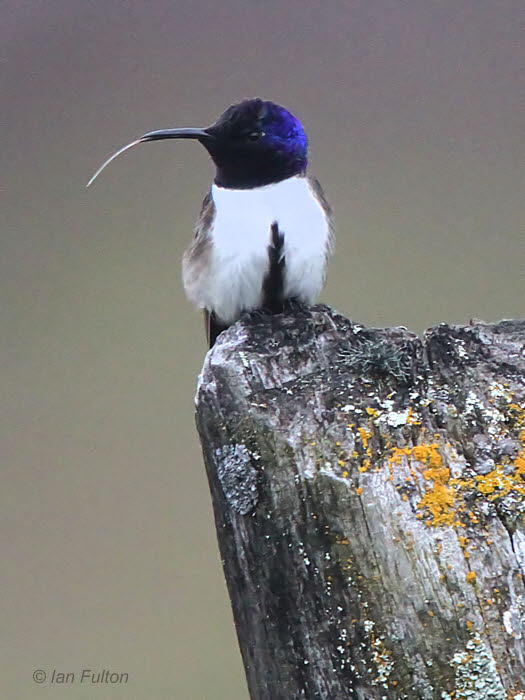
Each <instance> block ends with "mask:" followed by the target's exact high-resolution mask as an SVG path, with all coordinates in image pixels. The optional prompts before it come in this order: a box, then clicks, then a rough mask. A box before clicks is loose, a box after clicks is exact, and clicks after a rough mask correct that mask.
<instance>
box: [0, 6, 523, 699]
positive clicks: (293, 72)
mask: <svg viewBox="0 0 525 700" xmlns="http://www.w3.org/2000/svg"><path fill="white" fill-rule="evenodd" d="M2 14H3V26H2V30H1V31H2V36H1V44H2V49H3V53H4V57H5V60H4V65H5V66H6V70H5V72H4V78H3V79H4V81H5V82H4V86H3V90H2V96H3V108H4V112H5V113H6V122H5V126H4V127H3V146H2V156H3V160H4V167H3V173H4V177H5V180H6V192H7V212H6V221H5V222H4V225H3V227H2V238H1V258H0V265H1V284H2V296H1V298H2V306H1V314H2V318H1V328H2V334H1V344H2V354H1V360H2V380H3V388H4V399H3V401H2V413H3V417H2V421H1V426H2V428H1V429H2V439H1V447H0V449H1V452H2V463H1V464H2V495H1V504H0V521H1V527H0V537H1V547H2V549H1V555H2V573H1V578H2V580H1V582H0V590H1V592H2V603H1V623H0V624H1V629H2V641H1V642H0V643H1V645H2V662H1V680H0V695H1V696H2V697H5V698H9V699H10V700H27V699H29V698H31V699H32V698H39V699H40V698H41V699H44V700H47V699H48V698H57V697H58V695H59V694H60V696H61V697H67V698H68V700H69V699H70V698H71V699H76V698H89V699H90V700H91V698H98V697H102V696H104V697H106V698H112V699H113V698H126V699H127V700H128V699H137V700H143V699H144V698H148V700H164V699H165V698H177V699H179V698H180V699H181V700H186V699H201V698H202V699H203V700H241V699H243V700H245V699H246V698H247V693H246V687H245V682H244V677H243V670H242V666H241V661H240V656H239V653H238V650H237V643H236V638H235V633H234V628H233V623H232V618H231V613H230V608H229V601H228V598H227V593H226V588H225V584H224V582H223V576H222V571H221V566H220V561H219V556H218V551H217V545H216V540H215V530H214V523H213V519H212V513H211V505H210V498H209V494H208V488H207V482H206V478H205V472H204V468H203V464H202V460H201V455H200V450H199V445H198V441H197V437H196V432H195V429H194V422H193V396H194V390H195V385H196V379H197V375H198V372H199V369H200V367H201V364H202V361H203V358H204V354H205V341H204V336H203V328H202V319H201V316H200V314H197V313H195V312H194V311H193V310H192V309H191V308H190V307H189V305H188V303H187V302H186V300H185V299H184V295H183V290H182V283H181V276H180V258H181V255H182V252H183V249H184V248H185V246H186V245H187V243H188V242H189V240H190V238H191V235H192V226H193V222H194V219H195V217H196V215H197V212H198V209H199V207H200V203H201V199H202V197H203V195H204V193H205V191H206V188H207V186H208V183H209V181H210V179H211V177H212V168H211V164H210V162H209V161H208V159H207V156H206V153H205V152H204V150H203V149H201V148H200V147H199V146H198V145H197V144H194V143H190V142H171V143H159V144H149V145H145V146H141V147H139V148H136V149H134V150H132V151H130V152H129V153H126V154H125V155H124V156H122V157H121V158H120V159H119V160H118V161H117V162H115V163H113V164H112V165H111V166H110V168H108V170H106V171H105V172H104V174H103V175H102V177H101V178H100V179H99V180H98V181H97V182H96V183H95V185H94V186H93V187H92V188H90V189H89V190H86V189H85V184H86V182H87V180H88V179H89V177H90V176H91V174H92V173H93V172H94V170H95V169H96V168H97V167H98V166H99V165H100V164H101V162H102V161H103V160H104V159H105V158H106V156H107V155H109V153H111V152H112V151H113V150H115V149H116V148H117V147H119V146H121V145H123V144H124V143H126V142H128V141H130V140H131V139H133V138H135V137H136V136H138V135H140V134H142V133H143V132H145V131H147V130H151V129H157V128H162V127H169V126H188V125H197V126H200V125H206V124H209V123H211V122H212V121H213V120H214V119H215V118H216V117H217V116H218V115H219V113H220V112H222V110H223V109H224V108H226V107H227V106H228V105H229V104H231V103H232V102H236V101H238V100H240V99H242V98H245V97H253V96H256V95H258V96H262V97H264V98H266V99H272V100H274V101H277V102H280V103H282V104H284V105H285V106H287V107H289V108H290V109H291V110H292V111H294V112H295V113H296V114H297V115H298V116H299V117H300V118H301V119H302V121H303V123H304V124H305V127H306V129H307V132H308V134H309V137H310V144H311V169H312V171H313V172H314V173H315V174H316V175H317V176H318V177H319V178H320V180H321V182H322V183H323V185H324V187H325V190H326V192H327V194H328V196H329V198H330V200H331V202H332V204H333V206H334V208H335V211H336V214H337V228H338V238H337V252H336V256H335V259H334V262H333V264H332V266H331V269H330V275H329V282H328V285H327V287H326V289H325V293H324V296H323V300H324V301H326V302H327V303H329V304H331V305H333V306H335V307H336V308H337V309H338V310H340V311H341V312H343V313H344V314H346V315H348V316H350V317H351V318H353V319H355V320H358V321H361V322H363V323H365V324H369V325H396V324H401V325H406V326H408V327H409V328H411V329H413V330H416V331H422V330H423V329H424V328H425V327H427V326H429V325H432V324H436V323H439V322H442V321H444V322H447V323H465V322H468V320H469V319H470V318H471V317H478V318H482V319H484V320H487V321H495V320H499V319H500V318H512V317H518V316H523V313H524V277H523V274H524V273H523V270H524V262H525V261H524V254H525V249H524V245H525V244H524V230H523V224H524V220H525V217H524V208H523V202H522V197H523V190H524V187H523V185H524V182H523V170H522V166H523V163H524V162H525V157H524V155H525V154H524V150H525V149H524V140H523V130H522V127H523V115H524V114H525V104H524V95H525V90H524V87H525V86H524V76H525V60H524V56H525V54H524V51H523V28H524V15H523V5H522V3H521V2H520V1H519V0H516V1H513V0H492V1H490V0H461V2H457V0H450V1H447V0H443V1H441V2H430V1H428V2H419V1H417V2H416V1H415V0H378V1H377V2H371V1H370V0H330V1H328V2H320V1H318V2H310V1H309V0H281V1H279V2H278V1H277V0H261V1H260V2H253V1H252V0H222V1H221V2H220V3H210V2H203V1H202V0H176V1H175V2H168V1H167V0H166V1H153V2H149V3H145V2H139V1H138V0H130V1H129V2H124V1H122V2H112V1H111V0H109V1H108V0H82V1H81V0H68V1H67V2H66V1H65V0H57V1H53V0H50V1H48V2H39V1H37V0H34V1H33V2H30V1H28V2H21V1H20V0H8V1H7V3H4V9H3V13H2ZM38 668H41V669H43V670H45V671H46V672H48V673H50V672H51V671H52V670H53V669H56V670H57V671H59V672H74V673H76V674H77V679H76V682H75V684H74V685H71V686H69V687H68V688H67V690H62V691H61V693H59V690H58V688H57V687H55V686H53V685H52V684H51V683H50V682H49V681H46V682H45V683H43V684H41V685H37V684H35V683H34V682H33V681H32V673H33V671H34V670H35V669H38ZM83 668H90V669H93V670H103V669H108V670H112V671H118V672H127V673H128V674H129V682H128V684H127V685H126V686H120V687H119V686H111V687H110V686H104V687H96V686H89V685H87V686H86V684H84V685H82V686H81V685H80V684H79V682H78V674H79V672H81V670H82V669H83Z"/></svg>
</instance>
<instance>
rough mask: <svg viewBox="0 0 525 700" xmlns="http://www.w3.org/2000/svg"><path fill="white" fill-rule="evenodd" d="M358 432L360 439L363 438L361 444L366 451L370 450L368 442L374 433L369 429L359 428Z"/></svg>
mask: <svg viewBox="0 0 525 700" xmlns="http://www.w3.org/2000/svg"><path fill="white" fill-rule="evenodd" d="M357 430H358V432H359V437H360V438H361V444H362V445H363V448H364V449H365V450H366V449H367V448H368V441H369V440H370V438H371V437H372V431H371V430H368V429H367V428H358V429H357Z"/></svg>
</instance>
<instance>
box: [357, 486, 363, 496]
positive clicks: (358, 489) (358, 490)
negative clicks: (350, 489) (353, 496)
mask: <svg viewBox="0 0 525 700" xmlns="http://www.w3.org/2000/svg"><path fill="white" fill-rule="evenodd" d="M355 492H356V493H357V495H358V496H360V495H361V494H362V493H363V489H362V488H361V486H358V487H357V488H356V490H355Z"/></svg>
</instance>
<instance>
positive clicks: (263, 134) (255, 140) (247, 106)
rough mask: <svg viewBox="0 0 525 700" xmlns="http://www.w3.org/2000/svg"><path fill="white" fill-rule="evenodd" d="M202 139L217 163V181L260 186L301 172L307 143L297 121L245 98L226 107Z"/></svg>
mask: <svg viewBox="0 0 525 700" xmlns="http://www.w3.org/2000/svg"><path fill="white" fill-rule="evenodd" d="M206 132H207V133H208V134H209V135H210V136H211V138H210V139H207V140H204V141H203V142H202V143H203V145H204V147H205V148H206V149H207V150H208V153H209V154H210V156H211V157H212V159H213V162H214V163H215V165H216V166H217V175H216V177H215V182H216V183H217V184H218V185H221V186H223V187H229V188H236V189H244V188H251V187H260V186H262V185H268V184H270V183H272V182H279V181H280V180H285V179H286V178H288V177H291V176H293V175H299V174H301V173H304V171H305V170H306V164H307V148H308V142H307V139H306V134H305V133H304V130H303V127H302V126H301V123H300V122H299V120H298V119H297V118H296V117H294V116H293V114H291V113H290V112H288V110H286V109H284V107H281V106H280V105H277V104H275V103H274V102H264V101H263V100H260V99H253V100H244V102H240V103H239V104H236V105H232V106H231V107H229V108H228V109H227V110H226V111H225V112H224V113H223V114H222V115H221V116H220V117H219V119H217V121H216V122H215V124H212V126H210V127H208V128H207V129H206Z"/></svg>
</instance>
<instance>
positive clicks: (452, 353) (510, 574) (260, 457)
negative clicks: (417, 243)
mask: <svg viewBox="0 0 525 700" xmlns="http://www.w3.org/2000/svg"><path fill="white" fill-rule="evenodd" d="M197 424H198V429H199V433H200V437H201V441H202V447H203V452H204V459H205V463H206V468H207V472H208V477H209V482H210V487H211V492H212V497H213V505H214V510H215V519H216V526H217V536H218V540H219V546H220V550H221V554H222V559H223V563H224V572H225V576H226V580H227V583H228V589H229V593H230V597H231V601H232V607H233V613H234V618H235V623H236V627H237V633H238V638H239V645H240V648H241V652H242V657H243V660H244V665H245V668H246V675H247V679H248V686H249V691H250V697H251V698H252V700H281V699H282V700H293V699H295V698H308V699H313V698H322V699H323V700H324V699H326V700H339V699H341V700H343V698H356V699H358V700H365V699H366V700H369V699H374V700H375V699H376V698H377V699H379V698H388V699H389V700H390V699H396V700H397V699H400V698H410V699H414V700H415V699H417V700H421V699H425V700H426V699H427V698H428V699H429V700H430V699H432V700H434V699H437V698H439V699H440V700H441V699H448V698H451V699H452V698H454V700H457V699H458V698H470V699H471V700H482V699H483V700H484V699H487V700H488V699H489V698H490V699H491V700H504V699H507V698H514V699H515V700H518V699H520V698H521V700H523V699H525V638H524V635H525V586H524V579H523V576H524V574H525V536H524V527H523V526H524V513H525V321H502V322H501V323H498V324H495V325H486V324H484V323H481V322H479V323H478V322H472V323H471V325H468V326H447V325H444V324H443V325H440V326H438V327H436V328H433V329H431V330H429V331H428V332H427V333H426V334H425V336H424V337H423V338H419V337H417V336H416V335H414V334H412V333H410V332H408V331H407V330H405V329H403V328H389V329H367V328H364V327H362V326H360V325H357V324H355V323H352V322H350V321H348V320H347V319H345V318H343V317H342V316H340V315H339V314H337V313H335V312H333V311H332V310H330V309H329V308H328V307H325V306H316V307H314V308H313V309H311V310H310V311H304V312H299V313H297V314H295V315H292V316H275V317H265V318H262V319H261V320H260V321H259V322H258V323H257V324H254V325H243V324H237V325H236V326H234V327H233V328H231V329H229V330H228V331H227V332H226V333H225V334H224V335H223V336H222V337H221V339H220V340H219V341H218V343H217V345H216V346H215V348H214V349H213V351H212V352H210V353H209V355H208V357H207V359H206V362H205V365H204V368H203V371H202V375H201V378H200V383H199V388H198V394H197Z"/></svg>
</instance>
